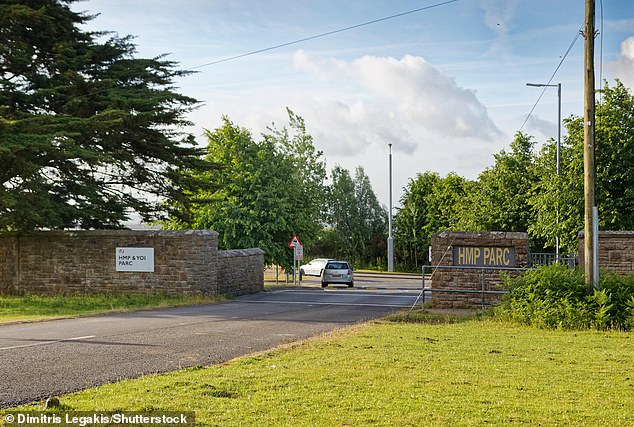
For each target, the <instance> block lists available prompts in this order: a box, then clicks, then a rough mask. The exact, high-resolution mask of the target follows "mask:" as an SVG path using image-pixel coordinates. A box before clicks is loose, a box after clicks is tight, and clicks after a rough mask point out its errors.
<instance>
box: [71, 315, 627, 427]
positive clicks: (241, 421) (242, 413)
mask: <svg viewBox="0 0 634 427" xmlns="http://www.w3.org/2000/svg"><path fill="white" fill-rule="evenodd" d="M633 356H634V350H633V343H632V338H631V336H630V334H629V333H622V332H589V331H585V332H569V331H552V330H538V329H531V328H525V327H519V326H515V325H510V324H504V323H498V322H495V321H493V320H487V319H485V320H477V319H475V320H468V321H462V322H453V323H437V324H432V323H421V324H411V323H410V324H407V323H396V322H387V321H382V322H373V323H369V324H365V325H361V326H355V327H352V328H349V329H345V330H341V331H338V332H335V333H332V334H327V335H325V336H322V337H319V338H316V339H312V340H308V341H305V342H303V343H300V344H296V345H293V346H288V347H284V348H280V349H277V350H273V351H270V352H266V353H262V354H258V355H253V356H249V357H244V358H240V359H237V360H235V361H232V362H230V363H227V364H224V365H220V366H213V367H209V368H193V369H187V370H183V371H179V372H174V373H170V374H166V375H150V376H147V377H144V378H141V379H137V380H130V381H123V382H121V383H117V384H111V385H106V386H102V387H99V388H96V389H91V390H88V391H85V392H82V393H78V394H74V395H69V396H65V397H63V398H61V402H62V405H63V408H64V410H114V409H117V410H148V411H150V410H181V411H192V410H193V411H195V412H196V417H197V420H196V421H197V425H204V426H216V425H217V426H245V425H248V426H369V425H377V426H392V425H396V426H428V425H431V426H437V425H438V426H476V425H477V426H480V425H498V426H504V425H530V426H535V425H589V426H608V425H609V426H631V425H634V410H633V409H632V408H634V357H633Z"/></svg>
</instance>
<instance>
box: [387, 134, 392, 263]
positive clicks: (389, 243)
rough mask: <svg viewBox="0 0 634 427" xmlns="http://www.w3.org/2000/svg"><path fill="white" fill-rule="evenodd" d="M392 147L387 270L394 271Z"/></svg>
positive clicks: (390, 145)
mask: <svg viewBox="0 0 634 427" xmlns="http://www.w3.org/2000/svg"><path fill="white" fill-rule="evenodd" d="M388 146H389V147H390V156H389V162H390V211H389V215H388V235H387V271H389V272H392V271H394V237H392V144H388Z"/></svg>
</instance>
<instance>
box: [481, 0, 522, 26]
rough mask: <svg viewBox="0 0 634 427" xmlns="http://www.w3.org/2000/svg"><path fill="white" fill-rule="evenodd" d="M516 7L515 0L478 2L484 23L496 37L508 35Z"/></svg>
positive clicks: (485, 0) (516, 2)
mask: <svg viewBox="0 0 634 427" xmlns="http://www.w3.org/2000/svg"><path fill="white" fill-rule="evenodd" d="M517 6H518V1H517V0H480V7H481V8H482V10H484V23H485V24H486V25H487V27H489V28H490V29H491V30H493V31H494V32H495V33H496V34H498V35H505V34H507V33H508V31H509V27H510V23H511V20H512V19H513V17H514V16H515V11H516V10H517Z"/></svg>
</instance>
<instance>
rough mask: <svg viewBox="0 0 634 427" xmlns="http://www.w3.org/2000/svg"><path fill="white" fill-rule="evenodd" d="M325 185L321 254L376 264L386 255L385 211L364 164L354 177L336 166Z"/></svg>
mask: <svg viewBox="0 0 634 427" xmlns="http://www.w3.org/2000/svg"><path fill="white" fill-rule="evenodd" d="M331 181H332V184H331V185H330V186H329V187H328V191H327V203H326V216H325V219H326V223H327V224H328V226H327V227H326V228H325V229H324V232H323V234H322V236H321V244H320V245H319V247H318V248H316V249H318V250H319V252H320V253H321V254H323V255H327V256H330V257H336V258H344V259H348V260H350V261H351V262H352V263H354V264H355V265H367V266H370V265H372V266H375V265H377V264H380V263H381V258H384V257H385V255H386V243H385V242H386V238H387V212H386V210H385V208H384V207H383V206H381V204H380V203H379V201H378V199H377V197H376V194H375V193H374V190H373V189H372V184H371V183H370V179H369V178H368V176H367V175H366V174H365V170H364V169H363V167H357V168H356V170H355V175H354V178H353V177H352V176H350V172H349V171H348V170H347V169H344V168H342V167H340V166H336V167H335V168H334V169H333V170H332V174H331Z"/></svg>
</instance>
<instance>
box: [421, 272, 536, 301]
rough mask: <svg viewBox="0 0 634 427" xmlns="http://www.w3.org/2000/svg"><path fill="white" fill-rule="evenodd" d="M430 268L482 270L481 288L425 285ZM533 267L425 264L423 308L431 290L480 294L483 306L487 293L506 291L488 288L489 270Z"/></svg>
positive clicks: (494, 293) (498, 293)
mask: <svg viewBox="0 0 634 427" xmlns="http://www.w3.org/2000/svg"><path fill="white" fill-rule="evenodd" d="M427 269H429V270H430V271H432V277H433V273H434V272H435V271H436V270H475V271H480V272H481V277H482V279H481V281H480V283H481V288H480V289H456V288H453V289H452V288H432V287H425V270H427ZM531 269H532V268H519V267H483V266H458V265H437V266H432V265H424V266H423V267H422V289H421V296H422V301H423V308H425V297H426V295H425V294H426V293H427V292H429V293H430V294H432V293H433V292H441V293H453V294H479V295H481V298H480V306H481V307H482V308H484V307H485V305H486V296H487V295H503V294H505V293H506V291H505V290H499V289H488V286H487V274H486V273H487V272H490V271H518V272H519V271H528V270H531Z"/></svg>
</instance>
